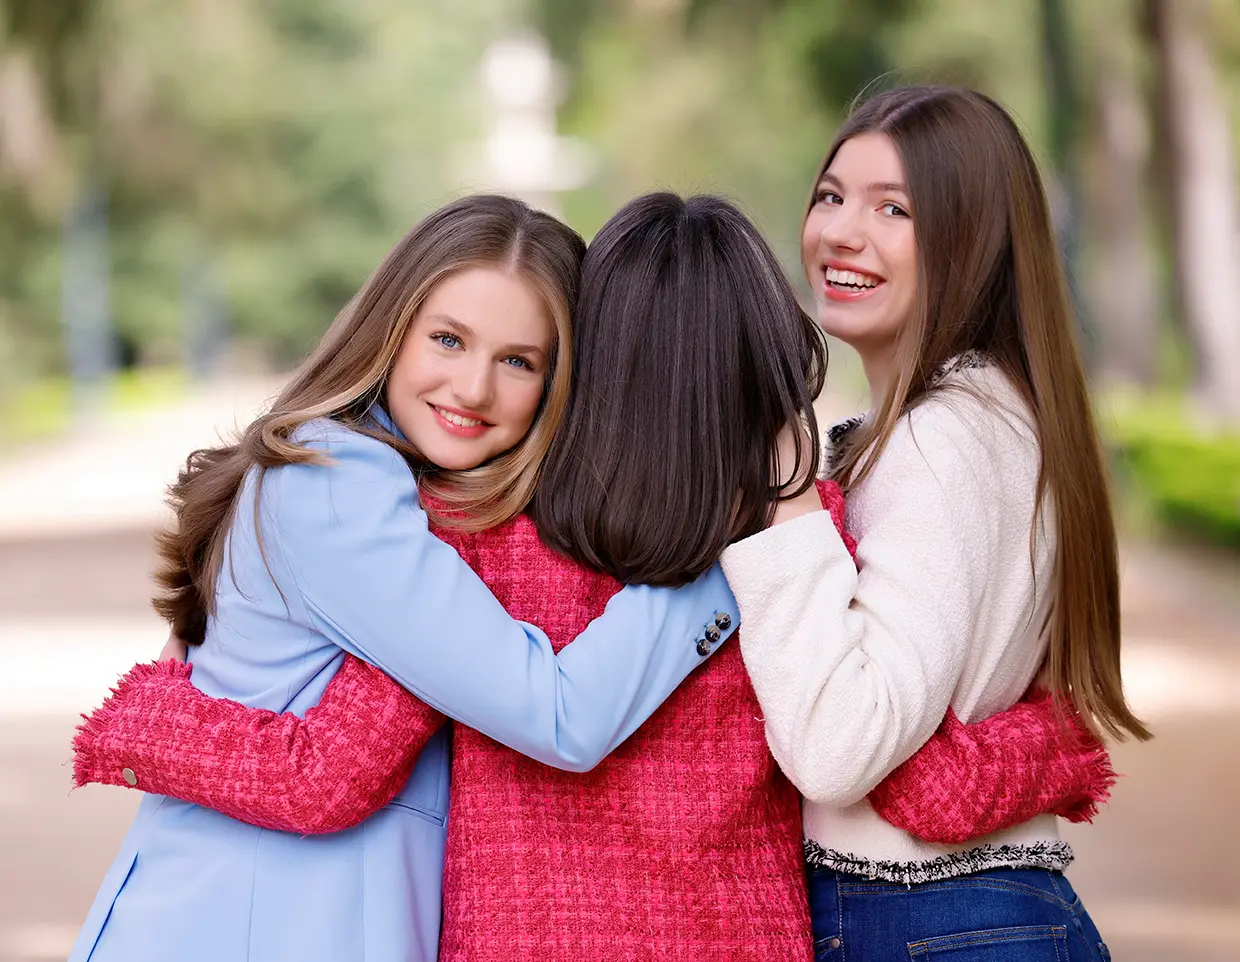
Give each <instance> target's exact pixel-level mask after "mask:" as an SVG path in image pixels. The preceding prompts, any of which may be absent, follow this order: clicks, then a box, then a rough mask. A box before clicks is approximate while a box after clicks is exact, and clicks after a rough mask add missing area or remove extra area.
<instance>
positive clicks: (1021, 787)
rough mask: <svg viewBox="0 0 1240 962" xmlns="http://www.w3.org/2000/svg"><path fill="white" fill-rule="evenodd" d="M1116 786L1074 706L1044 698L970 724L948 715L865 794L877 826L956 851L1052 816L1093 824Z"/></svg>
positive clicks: (1039, 695) (1102, 750) (1029, 698)
mask: <svg viewBox="0 0 1240 962" xmlns="http://www.w3.org/2000/svg"><path fill="white" fill-rule="evenodd" d="M1114 782H1115V772H1114V771H1113V770H1112V768H1111V759H1110V755H1109V754H1108V753H1107V750H1106V746H1104V745H1103V744H1102V743H1101V742H1100V741H1098V739H1097V738H1095V737H1094V735H1093V734H1092V733H1091V732H1090V731H1089V729H1088V728H1086V727H1085V724H1084V722H1083V721H1082V720H1081V718H1080V716H1079V715H1078V714H1077V713H1076V712H1075V711H1073V710H1072V708H1071V706H1064V707H1063V709H1062V712H1061V711H1058V710H1057V709H1056V706H1055V702H1054V699H1053V698H1052V697H1051V695H1050V694H1049V693H1047V692H1045V691H1037V692H1033V693H1031V694H1029V695H1026V696H1025V698H1024V699H1022V700H1021V701H1019V702H1017V703H1016V704H1015V705H1013V706H1012V707H1011V708H1009V709H1008V710H1007V711H1005V712H1000V713H999V714H997V715H992V716H991V717H990V718H987V719H985V720H984V721H980V722H976V723H974V724H972V725H964V724H961V723H960V721H959V720H958V719H957V718H956V715H955V713H954V712H952V710H951V709H948V712H947V717H946V718H945V719H943V724H942V725H941V726H939V730H938V731H937V732H935V733H934V735H933V736H932V737H931V738H930V740H929V741H928V742H926V744H925V745H923V746H922V747H921V749H920V750H919V751H918V752H917V754H916V755H914V756H913V757H912V758H910V759H909V760H908V761H906V762H905V763H904V764H903V765H901V766H900V767H899V768H897V769H896V770H895V771H893V772H892V773H891V774H890V775H888V776H887V777H886V778H885V779H884V780H883V781H882V782H880V783H879V785H878V786H877V787H876V788H875V789H874V791H872V792H871V793H870V796H869V797H870V804H871V805H873V807H874V810H875V811H876V812H878V814H879V815H880V816H881V817H882V818H883V820H884V821H887V822H890V823H891V824H892V825H895V826H897V827H898V828H902V829H904V830H905V831H907V832H910V833H911V834H913V835H916V836H917V837H918V838H920V839H924V840H925V841H927V842H940V843H943V844H961V843H964V842H967V841H969V840H970V839H974V838H979V837H981V836H983V835H989V834H991V833H992V832H997V831H1000V830H1001V829H1005V828H1010V827H1011V826H1013V825H1019V824H1020V823H1022V822H1025V821H1028V820H1029V819H1031V818H1033V817H1034V816H1035V815H1040V814H1042V813H1043V812H1050V813H1052V814H1055V815H1058V816H1060V817H1062V818H1066V819H1067V820H1068V821H1070V822H1087V821H1091V820H1092V819H1093V817H1094V815H1096V814H1097V812H1098V806H1099V805H1100V804H1101V803H1103V802H1105V801H1106V800H1107V798H1108V797H1109V795H1110V791H1111V786H1112V785H1113V784H1114Z"/></svg>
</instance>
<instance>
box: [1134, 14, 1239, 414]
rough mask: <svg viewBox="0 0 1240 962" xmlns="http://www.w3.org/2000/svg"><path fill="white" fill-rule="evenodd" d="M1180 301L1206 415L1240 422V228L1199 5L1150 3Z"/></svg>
mask: <svg viewBox="0 0 1240 962" xmlns="http://www.w3.org/2000/svg"><path fill="white" fill-rule="evenodd" d="M1146 15H1147V27H1148V30H1149V34H1150V38H1151V40H1152V41H1153V44H1154V52H1155V56H1156V60H1157V66H1158V70H1157V77H1158V80H1157V83H1158V89H1157V97H1156V103H1157V108H1156V109H1157V112H1158V115H1159V126H1160V128H1161V129H1160V134H1161V137H1160V140H1161V142H1162V145H1163V148H1164V150H1165V151H1166V156H1165V158H1164V162H1163V164H1162V165H1161V168H1162V172H1163V175H1164V177H1165V189H1166V192H1167V197H1168V198H1169V200H1170V204H1171V226H1172V237H1173V242H1174V243H1173V248H1174V266H1175V277H1176V287H1177V294H1178V296H1179V301H1180V305H1181V311H1182V315H1183V319H1184V324H1185V327H1186V329H1187V330H1188V332H1189V336H1190V337H1191V338H1192V341H1193V347H1194V351H1195V355H1196V361H1197V384H1196V387H1197V391H1198V395H1199V398H1200V401H1201V403H1202V404H1203V406H1204V408H1205V410H1206V412H1207V413H1209V414H1212V415H1214V416H1217V417H1219V418H1222V419H1225V420H1228V421H1231V422H1233V423H1240V224H1238V223H1237V199H1236V185H1235V169H1234V166H1233V157H1232V144H1231V131H1230V127H1229V123H1228V117H1227V110H1226V106H1225V104H1224V102H1223V99H1222V95H1221V93H1220V91H1219V86H1218V78H1217V75H1216V71H1215V68H1214V62H1213V57H1212V55H1211V50H1210V45H1209V42H1208V39H1207V37H1208V33H1207V31H1208V16H1209V13H1208V4H1207V3H1206V2H1205V0H1146Z"/></svg>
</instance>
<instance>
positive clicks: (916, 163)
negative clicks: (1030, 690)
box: [810, 86, 1149, 739]
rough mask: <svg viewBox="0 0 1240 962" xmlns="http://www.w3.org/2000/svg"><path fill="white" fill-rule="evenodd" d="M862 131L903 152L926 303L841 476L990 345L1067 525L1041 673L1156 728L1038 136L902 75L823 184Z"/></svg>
mask: <svg viewBox="0 0 1240 962" xmlns="http://www.w3.org/2000/svg"><path fill="white" fill-rule="evenodd" d="M863 133H881V134H885V135H886V136H888V137H889V138H891V141H892V143H893V144H894V145H895V148H896V151H897V152H898V153H899V155H900V160H901V163H902V165H903V167H904V179H905V183H906V186H907V188H908V194H909V199H910V201H911V204H910V206H911V207H912V217H913V228H914V231H915V233H916V239H917V260H918V275H919V276H918V304H917V309H916V311H915V312H914V316H913V318H912V319H911V321H910V323H909V324H908V325H906V327H905V328H904V330H903V331H902V332H901V335H900V342H899V344H898V345H897V356H896V363H895V371H896V376H895V378H894V379H893V381H892V384H891V386H890V388H889V390H888V392H887V396H886V397H885V398H883V399H882V401H881V402H880V404H879V405H878V409H877V411H876V412H875V416H874V417H873V418H871V419H870V420H869V421H868V422H867V423H866V424H865V425H864V426H863V427H862V428H861V429H859V430H858V431H857V432H855V436H854V438H853V439H851V441H850V442H849V444H848V446H847V448H846V449H845V451H844V452H843V453H842V457H841V458H840V460H839V461H838V462H837V467H836V469H835V476H836V479H837V480H838V481H839V482H840V484H841V486H842V487H843V488H844V490H845V492H847V491H848V490H849V489H851V488H853V487H855V486H856V485H857V484H858V483H859V482H860V481H861V480H862V479H863V478H864V477H866V475H867V474H868V473H869V471H870V470H871V469H872V468H873V466H874V463H875V461H876V460H877V459H878V457H879V456H880V455H881V454H882V451H883V447H884V446H885V445H886V443H887V441H888V439H889V438H890V437H891V433H892V431H893V430H894V429H895V427H896V425H897V423H898V422H899V420H900V418H901V417H903V416H904V414H905V413H906V412H907V411H908V410H909V408H911V407H912V406H913V405H915V404H917V403H918V402H920V401H922V400H923V399H925V398H926V397H927V396H928V395H929V394H930V393H931V392H933V391H934V390H935V387H934V383H933V382H934V373H935V371H936V370H937V369H938V368H939V367H940V366H941V365H943V364H944V363H945V362H946V361H948V360H949V359H951V358H953V357H955V356H956V355H959V354H962V353H964V352H966V351H980V352H983V353H985V354H986V355H987V356H988V357H989V358H990V359H991V360H992V361H993V363H996V364H998V365H999V367H1000V368H1001V369H1002V370H1003V371H1004V373H1005V374H1006V375H1007V376H1008V378H1010V379H1011V381H1012V383H1013V384H1014V385H1015V386H1016V388H1017V390H1018V391H1019V392H1020V395H1021V396H1022V398H1023V399H1024V401H1025V403H1026V405H1027V406H1028V408H1029V410H1030V412H1031V413H1032V417H1033V424H1034V428H1035V430H1036V432H1037V436H1038V440H1039V444H1040V448H1041V470H1040V472H1039V476H1038V486H1037V495H1038V512H1039V514H1040V513H1041V511H1042V510H1043V509H1044V508H1046V507H1049V508H1050V509H1051V511H1052V517H1053V519H1054V523H1055V530H1057V532H1058V535H1057V537H1056V540H1055V549H1054V550H1055V574H1054V585H1053V591H1054V598H1053V601H1052V608H1051V613H1050V616H1049V621H1048V624H1047V633H1048V635H1049V644H1048V649H1047V665H1046V671H1045V677H1046V679H1047V681H1048V682H1049V684H1050V685H1051V686H1052V687H1053V689H1054V690H1056V691H1057V692H1059V693H1062V694H1065V695H1068V696H1070V697H1071V699H1072V700H1073V702H1074V703H1075V705H1076V707H1077V709H1078V710H1079V711H1080V712H1081V714H1082V715H1083V716H1084V718H1085V719H1086V720H1087V721H1088V722H1089V723H1090V724H1091V726H1093V727H1094V728H1095V730H1096V731H1099V732H1101V731H1103V730H1105V731H1107V732H1110V733H1111V734H1113V735H1116V736H1118V737H1123V735H1124V733H1126V732H1127V733H1130V734H1133V735H1135V736H1136V737H1137V738H1141V739H1145V738H1148V737H1149V731H1148V730H1147V729H1146V727H1145V726H1144V725H1143V724H1142V723H1141V720H1140V719H1139V718H1137V717H1136V715H1134V714H1133V712H1132V710H1131V709H1130V708H1129V706H1128V704H1127V702H1126V701H1125V699H1124V692H1123V686H1122V684H1121V681H1120V658H1119V653H1120V610H1119V568H1118V560H1117V549H1116V537H1115V522H1114V518H1113V516H1112V511H1111V501H1110V497H1109V495H1108V491H1107V476H1106V468H1105V465H1104V462H1103V457H1102V449H1101V444H1100V443H1099V438H1098V431H1097V428H1096V426H1095V423H1094V416H1093V409H1092V407H1091V405H1090V399H1089V392H1088V389H1087V386H1086V382H1085V372H1084V368H1083V366H1082V363H1081V358H1080V353H1079V350H1078V347H1077V338H1076V331H1075V329H1074V325H1073V320H1072V315H1071V311H1070V309H1069V306H1068V298H1067V293H1066V283H1065V280H1064V275H1063V269H1062V263H1061V259H1060V254H1059V251H1058V249H1057V246H1056V243H1055V238H1054V233H1053V231H1052V228H1051V220H1050V214H1049V210H1048V205H1047V201H1046V193H1045V191H1044V189H1043V187H1042V181H1041V178H1040V176H1039V174H1038V169H1037V164H1036V163H1035V161H1034V159H1033V156H1032V154H1031V153H1030V151H1029V147H1028V145H1027V144H1026V143H1025V141H1024V138H1022V137H1021V134H1020V131H1019V130H1018V129H1017V127H1016V124H1015V123H1014V122H1013V121H1012V118H1011V117H1010V116H1009V115H1008V113H1007V112H1006V111H1005V110H1004V109H1003V108H1002V107H1001V106H999V104H997V103H995V101H993V100H991V99H990V98H989V97H986V96H985V95H983V94H980V93H977V92H975V91H971V90H963V89H960V88H955V87H938V86H912V87H900V88H897V89H895V90H890V91H887V92H884V93H881V94H878V95H877V96H875V97H874V98H872V99H871V100H868V101H866V102H865V103H863V104H861V105H860V106H859V107H858V108H857V109H856V110H855V111H854V112H853V113H852V115H851V116H850V117H849V118H848V120H847V122H846V123H845V124H844V126H843V127H842V128H841V130H840V132H839V133H838V135H837V136H836V138H835V142H834V143H833V144H832V145H831V149H830V150H829V151H827V156H826V159H825V160H824V161H823V163H822V166H821V168H820V169H819V172H818V176H817V177H816V178H815V180H814V184H815V188H816V186H817V184H818V182H819V181H820V180H821V179H822V175H823V174H824V173H825V172H826V170H827V168H828V167H829V166H830V164H831V161H832V160H833V159H834V158H835V155H836V152H837V151H838V150H839V148H840V146H841V145H842V144H843V143H844V142H845V141H846V140H848V139H849V138H850V137H855V136H857V135H858V134H863ZM810 204H811V209H812V205H813V200H811V201H810ZM1037 529H1038V524H1037V518H1035V524H1034V531H1035V532H1036V531H1037ZM1030 537H1031V540H1032V538H1033V534H1032V533H1031V535H1030Z"/></svg>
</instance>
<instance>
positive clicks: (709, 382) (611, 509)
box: [533, 193, 826, 585]
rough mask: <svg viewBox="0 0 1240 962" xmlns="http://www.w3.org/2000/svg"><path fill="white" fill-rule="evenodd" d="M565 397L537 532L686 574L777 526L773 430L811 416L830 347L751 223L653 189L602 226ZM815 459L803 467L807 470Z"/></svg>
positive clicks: (716, 205) (561, 546)
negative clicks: (743, 540)
mask: <svg viewBox="0 0 1240 962" xmlns="http://www.w3.org/2000/svg"><path fill="white" fill-rule="evenodd" d="M574 342H575V349H574V369H573V383H572V394H571V399H570V402H569V411H568V414H567V415H566V417H565V419H564V423H563V424H562V425H561V428H560V432H559V434H557V436H556V438H555V441H554V442H553V443H552V445H551V450H550V451H549V452H548V454H547V458H546V461H545V463H544V466H543V473H542V476H541V478H540V480H539V484H538V491H537V493H536V494H535V497H534V502H533V515H534V519H535V521H536V522H537V525H538V530H539V533H540V534H541V535H542V538H543V540H544V541H545V542H546V543H547V544H548V545H550V546H551V547H552V548H554V549H555V550H557V551H560V552H562V553H563V554H565V555H567V556H569V557H571V558H572V559H574V560H575V561H577V562H579V563H580V564H583V565H585V566H587V567H590V568H595V569H599V570H602V571H606V572H607V573H609V574H611V575H613V576H614V577H616V578H618V579H619V580H621V581H625V582H638V583H643V584H658V585H676V584H682V583H685V582H687V581H690V580H692V579H693V578H695V577H696V576H697V575H699V574H701V573H702V572H703V571H705V570H706V569H707V568H708V567H710V565H711V564H713V563H714V561H715V560H716V559H717V558H718V557H719V554H720V552H722V550H723V548H724V547H725V546H726V545H727V544H728V543H730V542H731V541H734V540H736V539H738V538H743V537H746V536H748V535H751V534H754V533H755V532H757V531H760V530H762V529H763V528H764V527H765V526H766V525H767V524H769V522H770V519H771V516H772V515H773V513H774V509H775V504H776V502H777V500H778V499H779V498H780V496H781V491H780V489H779V487H778V486H777V485H776V484H774V483H773V482H772V461H773V458H774V452H775V440H776V436H777V435H778V433H779V431H780V429H781V428H782V427H783V426H784V425H785V424H787V423H789V422H794V421H796V420H797V419H806V420H808V421H809V422H810V427H811V429H813V430H812V437H813V438H814V439H815V440H814V441H813V442H812V443H810V442H807V443H806V444H805V445H804V448H803V449H802V450H801V451H799V452H798V459H799V460H800V462H801V463H802V464H804V463H805V462H804V460H803V459H805V458H809V459H811V463H813V464H817V461H818V447H817V440H816V439H817V430H816V429H814V424H813V417H814V415H813V408H812V402H813V399H814V397H816V396H817V394H818V392H819V391H820V390H821V388H822V381H823V377H824V372H825V369H826V345H825V341H824V339H823V337H822V334H821V332H819V330H818V328H817V325H815V324H814V322H813V321H812V320H811V319H810V318H809V317H808V316H807V315H806V314H805V312H804V311H803V310H802V309H801V307H800V305H799V304H798V302H797V298H796V295H795V293H794V291H793V290H792V288H791V286H790V285H789V283H788V281H787V279H786V278H785V277H784V275H783V272H782V271H781V270H780V267H779V264H778V262H777V261H776V259H775V257H774V255H773V254H772V253H771V251H770V248H768V247H767V245H766V243H765V242H764V241H763V239H762V236H761V235H760V234H759V233H758V230H757V228H755V227H754V226H753V224H751V223H750V222H749V220H748V219H747V218H746V217H745V216H744V215H743V214H741V213H740V211H738V210H737V209H736V208H735V207H733V206H732V205H731V204H729V203H727V202H726V201H724V200H721V199H719V198H717V197H709V196H699V197H691V198H689V199H688V200H682V199H681V198H680V197H678V196H676V195H675V194H670V193H655V194H649V195H646V196H644V197H639V198H637V199H636V200H634V201H632V202H630V203H629V204H627V205H626V206H625V207H624V208H622V209H621V210H620V211H619V212H618V213H617V214H616V215H615V216H614V217H612V219H611V220H609V221H608V222H607V224H606V225H605V226H604V227H603V228H602V230H600V231H599V233H598V236H596V237H595V238H594V240H593V242H591V244H590V247H589V250H588V251H587V253H586V259H585V263H584V266H583V268H582V281H581V299H580V301H579V302H578V307H577V318H576V321H575V325H574ZM812 480H813V472H812V471H811V472H809V477H808V478H807V479H806V480H805V481H804V482H802V483H800V485H799V487H798V489H797V491H794V492H783V496H785V497H788V496H791V495H792V494H797V493H800V492H801V491H803V490H805V488H806V487H807V486H808V485H809V484H811V483H812Z"/></svg>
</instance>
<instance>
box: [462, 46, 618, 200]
mask: <svg viewBox="0 0 1240 962" xmlns="http://www.w3.org/2000/svg"><path fill="white" fill-rule="evenodd" d="M482 80H483V84H484V87H485V89H486V91H487V94H488V97H489V100H490V104H491V109H492V122H491V131H490V134H489V135H488V136H487V139H486V141H485V142H484V143H483V145H482V150H481V157H479V156H478V152H477V150H476V148H475V150H473V151H471V155H470V157H469V159H468V161H467V164H466V169H468V170H469V171H470V174H471V177H470V180H471V181H472V182H473V185H474V186H477V187H479V188H481V189H487V190H494V191H498V192H499V193H504V194H511V195H514V196H516V197H520V198H521V199H522V200H524V201H526V202H527V203H529V204H531V205H533V206H535V207H538V208H540V209H542V210H546V211H548V212H550V213H553V214H558V213H559V212H560V211H559V204H558V202H557V198H558V195H559V194H561V193H563V192H564V191H569V190H574V189H576V188H577V187H580V186H581V185H582V184H584V183H586V181H588V180H589V179H590V177H591V176H592V175H593V172H594V167H595V162H594V156H593V153H592V151H591V150H590V148H589V147H588V146H587V145H586V144H585V143H584V142H582V141H580V140H578V139H576V138H573V137H564V136H561V135H560V134H559V133H558V132H557V129H556V108H557V107H558V106H559V104H560V102H561V101H562V100H563V91H564V83H563V80H562V74H561V71H560V69H559V68H558V66H557V65H556V63H555V61H554V60H552V58H551V51H550V50H549V49H548V47H547V43H546V41H545V40H544V39H543V38H542V37H541V36H539V35H538V34H536V33H530V32H526V33H520V34H514V35H512V36H509V37H505V38H503V39H501V40H497V41H496V42H494V43H493V44H491V46H490V47H488V48H487V50H486V53H484V54H483V57H482Z"/></svg>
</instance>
